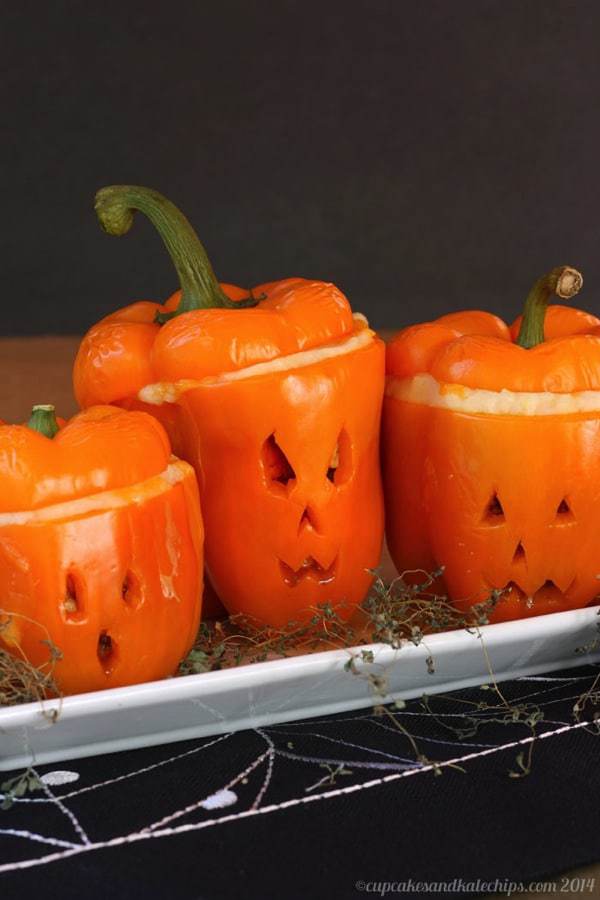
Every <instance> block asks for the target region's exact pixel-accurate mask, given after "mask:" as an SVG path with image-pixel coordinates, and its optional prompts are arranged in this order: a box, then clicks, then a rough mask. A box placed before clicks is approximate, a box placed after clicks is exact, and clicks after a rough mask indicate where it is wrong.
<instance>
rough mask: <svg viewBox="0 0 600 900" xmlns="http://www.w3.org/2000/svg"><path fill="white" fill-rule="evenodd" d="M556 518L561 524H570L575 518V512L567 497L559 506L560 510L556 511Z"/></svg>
mask: <svg viewBox="0 0 600 900" xmlns="http://www.w3.org/2000/svg"><path fill="white" fill-rule="evenodd" d="M556 518H557V519H558V520H559V521H560V522H569V521H572V520H573V519H574V518H575V516H574V515H573V510H572V509H571V507H570V506H569V501H568V500H567V498H566V497H563V499H562V500H561V501H560V503H559V504H558V509H557V510H556Z"/></svg>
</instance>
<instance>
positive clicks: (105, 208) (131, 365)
mask: <svg viewBox="0 0 600 900" xmlns="http://www.w3.org/2000/svg"><path fill="white" fill-rule="evenodd" d="M96 209H97V212H98V216H99V219H100V222H101V224H102V225H103V227H104V228H105V230H106V231H108V232H109V233H110V234H116V235H119V234H124V233H125V232H126V231H127V230H128V229H129V227H130V225H131V221H132V211H133V210H136V209H138V210H141V211H143V212H144V213H145V214H146V215H147V216H148V217H149V218H150V220H151V221H152V222H153V224H154V225H155V226H156V227H157V229H158V231H159V233H160V234H161V236H162V238H163V240H164V242H165V244H166V246H167V249H168V250H169V253H170V255H171V257H172V259H173V262H174V264H175V268H176V269H177V272H178V274H179V278H180V282H181V286H182V287H181V290H180V291H178V292H177V293H175V294H174V295H173V296H172V297H171V298H170V299H169V300H168V301H167V302H166V303H165V304H164V305H161V304H158V303H150V302H143V301H142V302H138V303H134V304H133V305H131V306H128V307H126V308H125V309H122V310H119V311H118V312H116V313H114V314H113V315H110V316H108V317H107V318H105V319H103V320H102V321H101V322H100V323H98V324H97V325H95V326H94V327H93V328H91V329H90V331H89V332H88V333H87V335H86V336H85V338H84V340H83V342H82V344H81V348H80V350H79V353H78V356H77V359H76V362H75V370H74V386H75V393H76V396H77V399H78V401H79V403H80V404H81V405H82V406H88V405H89V404H93V403H98V402H111V403H117V404H120V405H123V406H126V407H129V408H134V407H135V408H142V409H146V410H148V411H154V413H155V414H156V415H158V416H160V418H161V420H162V421H163V422H164V424H165V425H166V427H167V429H168V431H169V434H170V436H171V439H172V441H173V443H174V446H175V447H176V450H177V452H178V453H179V454H180V455H181V456H183V457H184V458H186V459H188V460H189V462H191V463H192V464H193V465H194V467H195V468H196V472H197V474H198V478H199V482H200V490H201V497H202V509H203V514H204V517H205V522H206V531H207V538H206V562H207V570H208V573H209V575H210V579H211V581H212V582H213V584H214V586H215V588H216V590H217V593H218V594H219V597H220V598H221V600H222V602H223V603H224V604H225V606H226V607H227V609H228V610H229V612H231V613H237V612H241V613H244V614H246V615H251V616H254V617H256V618H258V619H260V620H261V621H263V622H267V623H269V624H271V625H275V626H279V625H283V624H285V623H286V622H288V621H290V620H292V619H298V618H299V617H300V616H306V615H308V613H307V612H305V611H306V610H308V609H309V608H310V607H314V606H315V604H317V603H325V602H331V603H332V604H335V605H337V606H338V612H339V614H340V615H341V616H349V615H350V614H351V612H352V610H353V607H355V606H356V604H357V603H358V602H359V601H360V600H361V599H362V598H363V597H364V595H365V593H366V592H367V590H368V588H369V585H370V583H371V580H372V576H371V574H370V572H369V571H368V570H369V569H371V568H373V567H375V566H377V565H378V563H379V554H380V549H381V543H382V536H383V505H382V494H381V487H380V472H379V462H378V444H379V421H380V410H381V402H382V397H383V388H384V377H385V373H384V369H385V362H384V359H385V350H384V346H383V344H382V342H381V341H380V340H379V339H378V338H377V337H376V336H375V335H374V333H373V332H372V331H371V330H370V329H369V328H368V326H367V323H366V321H365V320H364V318H363V317H362V316H353V315H352V311H351V309H350V305H349V303H348V300H347V299H346V297H345V296H344V295H343V294H342V293H341V291H339V290H338V288H336V287H335V286H334V285H333V284H328V283H324V282H320V281H308V280H305V279H301V278H290V279H286V280H283V281H277V282H270V283H268V284H262V285H259V286H258V287H256V288H254V290H253V291H250V292H248V291H244V290H242V289H241V288H238V287H235V286H232V285H227V284H219V283H218V282H217V279H216V277H215V275H214V273H213V270H212V268H211V265H210V263H209V261H208V258H207V256H206V253H205V251H204V248H203V247H202V245H201V244H200V242H199V240H198V238H197V237H196V235H195V233H194V231H193V230H192V227H191V225H190V224H189V222H188V221H187V220H186V219H185V218H184V217H183V216H182V214H181V213H180V212H179V211H178V210H177V209H176V208H175V207H174V206H173V205H172V204H171V203H170V202H169V201H168V200H166V199H165V198H164V197H162V196H161V195H160V194H157V193H156V192H154V191H150V190H148V189H146V188H137V187H112V188H105V189H103V190H102V191H100V192H99V194H98V195H97V200H96Z"/></svg>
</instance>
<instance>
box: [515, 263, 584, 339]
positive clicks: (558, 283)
mask: <svg viewBox="0 0 600 900" xmlns="http://www.w3.org/2000/svg"><path fill="white" fill-rule="evenodd" d="M582 286H583V275H582V274H581V272H578V271H577V269H572V268H571V267H570V266H558V268H556V269H552V271H551V272H549V273H548V274H547V275H543V276H542V278H538V280H537V281H536V283H535V284H534V286H533V287H532V288H531V290H530V291H529V295H528V297H527V300H526V301H525V306H524V308H523V320H522V322H521V327H520V329H519V336H518V338H517V344H518V345H519V346H520V347H525V349H526V350H529V349H530V348H531V347H536V346H537V345H538V344H543V343H544V319H545V318H546V309H547V308H548V301H549V300H550V297H551V296H552V295H553V294H556V295H557V297H560V298H561V299H562V300H570V299H571V297H574V296H575V294H578V293H579V291H580V290H581V288H582Z"/></svg>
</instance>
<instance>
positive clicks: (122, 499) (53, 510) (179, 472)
mask: <svg viewBox="0 0 600 900" xmlns="http://www.w3.org/2000/svg"><path fill="white" fill-rule="evenodd" d="M190 471H191V469H190V466H189V465H188V463H186V462H182V460H178V459H176V458H175V457H171V462H170V463H169V465H168V466H167V468H166V469H165V471H164V472H161V473H160V474H159V475H153V476H152V477H151V478H147V479H146V480H145V481H140V482H138V484H133V485H128V486H127V487H120V488H114V489H113V490H110V491H99V492H98V493H97V494H89V495H88V496H87V497H77V498H76V499H75V500H65V501H63V502H61V503H53V504H51V505H50V506H43V507H41V508H40V509H29V510H23V511H22V512H4V513H0V528H2V527H4V526H6V525H29V524H32V523H40V522H54V521H60V520H63V519H65V520H67V519H76V518H81V517H82V516H85V515H88V514H89V513H96V512H104V511H106V510H113V509H121V508H123V507H125V506H131V505H135V504H141V503H145V502H146V501H147V500H150V499H152V498H153V497H157V496H159V495H160V494H162V493H164V492H165V491H168V490H170V489H171V487H172V486H173V485H174V484H177V483H178V482H180V481H183V480H184V478H185V477H186V475H187V474H189V473H190Z"/></svg>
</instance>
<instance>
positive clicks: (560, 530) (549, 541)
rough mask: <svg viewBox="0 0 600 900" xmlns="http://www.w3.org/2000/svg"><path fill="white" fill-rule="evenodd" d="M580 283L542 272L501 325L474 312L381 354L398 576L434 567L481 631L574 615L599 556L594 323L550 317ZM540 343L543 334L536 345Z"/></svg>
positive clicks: (599, 350)
mask: <svg viewBox="0 0 600 900" xmlns="http://www.w3.org/2000/svg"><path fill="white" fill-rule="evenodd" d="M580 285H581V279H580V276H579V275H578V273H574V270H570V269H566V268H565V269H559V270H553V272H552V273H551V274H550V276H547V277H546V278H545V279H540V281H539V282H537V283H536V285H535V286H534V289H533V290H532V292H531V294H530V296H529V298H528V302H527V304H526V309H525V321H523V319H522V318H521V317H519V319H518V320H517V321H516V322H515V323H514V325H513V326H512V327H511V328H509V327H508V326H507V325H506V324H505V323H504V322H502V321H501V320H500V319H498V318H497V317H496V316H493V315H491V314H489V313H486V312H479V311H472V312H468V311H467V312H459V313H453V314H451V315H448V316H443V317H442V318H440V319H437V320H436V321H435V322H428V323H425V324H423V325H415V326H412V327H410V328H407V329H405V330H403V331H401V332H400V333H399V334H397V335H396V336H395V338H394V339H393V340H392V341H391V343H390V345H389V347H388V353H387V372H388V376H387V387H386V397H385V401H384V415H383V467H384V484H385V496H386V517H387V523H386V524H387V537H388V544H389V547H390V551H391V554H392V557H393V559H394V562H395V564H396V566H397V568H398V570H399V571H400V572H403V571H405V570H411V569H424V570H426V571H427V572H431V571H433V570H436V569H437V568H438V567H439V566H444V567H445V568H444V573H443V581H442V582H441V583H440V584H439V585H438V587H439V588H440V589H444V588H445V590H446V591H447V592H448V593H449V596H450V597H451V598H452V600H453V601H454V602H455V604H456V605H458V606H459V607H461V608H463V609H467V608H468V607H469V606H470V605H471V604H473V603H476V602H480V601H484V600H486V599H487V598H488V597H489V596H490V591H491V589H494V588H495V589H499V590H502V591H503V593H502V596H501V598H500V600H499V602H498V605H497V606H496V607H495V609H494V611H493V613H492V615H491V620H492V621H502V620H509V619H517V618H522V617H526V616H532V615H538V614H542V613H549V612H558V611H561V610H566V609H573V608H577V607H581V606H585V605H586V604H588V603H590V602H591V601H592V600H594V598H595V597H596V596H597V594H598V579H597V576H598V574H599V568H598V561H599V559H600V503H599V502H598V501H599V498H600V327H599V326H600V320H598V319H597V318H596V317H595V316H592V315H590V314H589V313H586V312H583V311H582V310H577V309H572V308H569V307H566V306H553V307H550V308H549V309H548V312H547V315H546V316H545V327H544V313H545V306H546V302H547V299H548V296H549V294H550V292H551V291H556V292H557V293H558V294H559V296H563V297H570V296H572V295H573V294H574V293H575V292H576V290H578V288H579V287H580ZM544 333H545V334H544Z"/></svg>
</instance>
